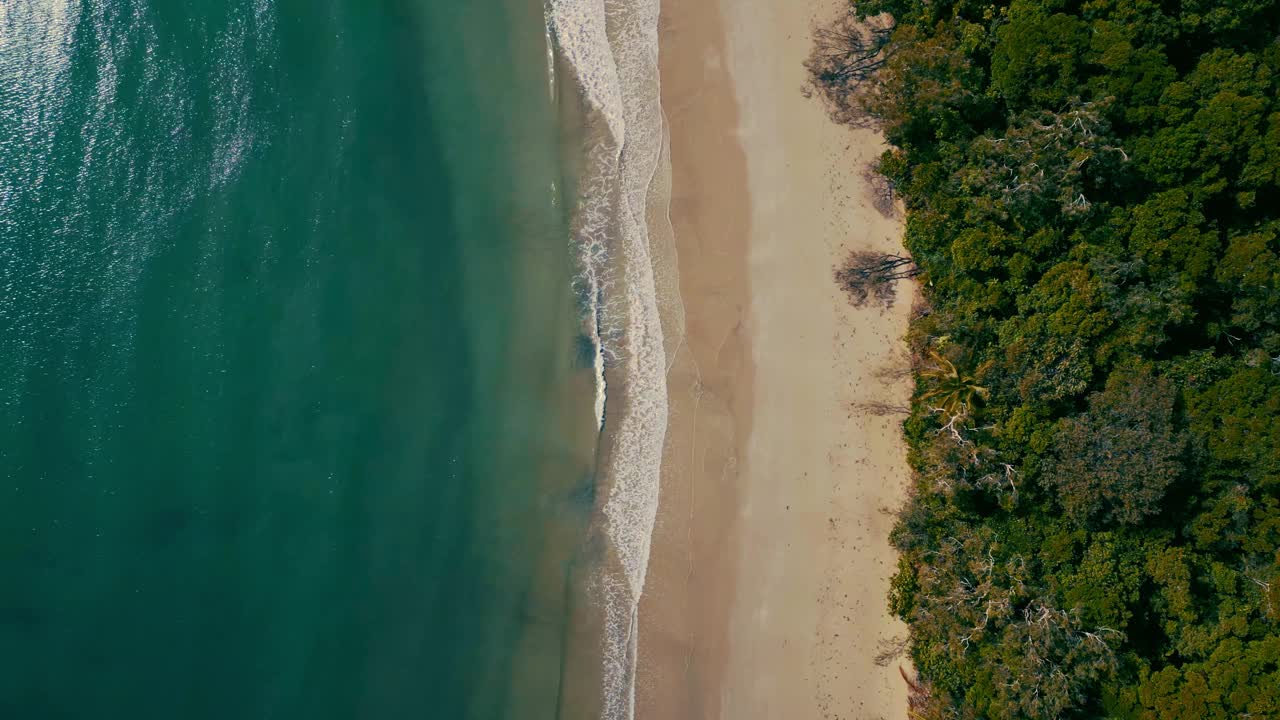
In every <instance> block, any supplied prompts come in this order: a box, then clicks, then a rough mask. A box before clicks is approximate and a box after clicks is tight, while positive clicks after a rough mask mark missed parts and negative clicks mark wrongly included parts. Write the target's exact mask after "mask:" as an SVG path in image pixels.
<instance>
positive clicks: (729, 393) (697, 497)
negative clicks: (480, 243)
mask: <svg viewBox="0 0 1280 720" xmlns="http://www.w3.org/2000/svg"><path fill="white" fill-rule="evenodd" d="M840 5H841V2H840V0H722V1H721V2H720V3H717V2H715V0H666V2H664V7H663V15H662V20H661V63H662V96H663V105H664V108H665V112H666V114H667V117H668V120H669V124H670V134H671V149H670V160H671V166H672V174H673V185H672V203H671V220H672V224H673V227H674V230H675V242H676V249H677V254H678V267H679V288H680V297H681V300H682V303H683V311H684V323H685V333H684V335H683V337H682V338H669V339H668V343H669V344H673V345H675V347H676V351H675V353H674V359H673V363H672V368H671V372H670V376H669V379H670V396H671V425H670V429H669V431H668V446H667V453H666V458H665V464H664V468H663V478H662V495H661V507H660V509H659V518H658V528H657V531H656V533H655V541H654V547H653V553H652V556H651V561H650V567H649V575H648V581H647V583H646V591H645V596H644V598H643V600H642V602H641V607H640V645H639V646H640V663H639V675H638V682H637V716H638V717H639V718H641V719H642V720H650V719H660V720H676V719H679V718H730V719H732V720H742V719H744V718H803V719H807V718H849V719H854V720H873V719H875V718H905V717H906V712H907V705H906V687H905V684H904V683H903V681H902V679H901V678H900V677H899V676H898V669H897V664H898V663H897V662H893V663H889V664H888V665H884V666H881V665H877V664H876V663H875V656H876V655H877V653H878V651H879V649H880V647H881V645H882V644H883V643H885V642H888V641H891V640H892V639H894V638H895V637H901V636H902V635H903V634H904V633H905V628H904V627H902V626H901V624H900V623H898V622H897V621H896V620H894V619H893V618H891V617H890V616H889V615H888V612H887V610H886V607H885V597H886V594H887V591H888V581H889V577H890V575H891V574H892V572H893V569H894V567H895V565H896V556H895V554H894V552H893V550H892V549H891V548H890V546H889V544H888V540H887V535H888V532H889V529H890V527H891V525H892V518H891V517H890V516H889V515H888V514H887V512H886V510H887V509H890V508H894V507H897V506H898V505H899V504H900V503H901V501H902V499H903V495H904V492H905V484H906V483H905V481H906V478H907V473H908V470H907V466H906V461H905V450H904V447H903V444H902V440H901V437H900V428H899V422H900V418H899V417H885V416H882V415H877V414H875V413H871V412H868V411H866V410H865V409H864V408H862V405H864V404H866V403H871V402H881V403H888V404H893V405H902V404H905V402H906V399H907V396H908V394H909V387H908V385H907V381H906V380H904V379H902V378H901V377H899V378H898V379H892V374H893V371H894V370H899V369H901V368H902V367H903V366H904V365H905V362H906V360H905V349H904V346H903V343H902V341H901V338H902V336H903V335H904V333H905V331H906V322H907V312H908V306H909V304H910V297H908V296H907V295H906V294H905V291H906V288H903V290H904V295H903V296H902V297H901V298H900V299H899V301H898V303H897V304H896V305H895V306H894V307H893V308H891V309H890V310H887V311H883V310H881V309H879V308H874V307H873V308H863V309H856V308H853V307H851V306H850V305H849V303H848V301H847V300H846V298H845V297H844V296H843V295H842V294H841V292H840V291H839V290H838V288H837V287H836V286H835V284H834V282H833V279H832V274H833V270H834V268H835V266H836V265H837V264H838V263H839V262H840V260H842V259H843V258H844V257H845V256H846V255H847V253H848V252H849V251H850V250H853V249H864V248H875V249H882V250H898V249H900V247H901V244H900V242H901V241H900V238H901V232H902V230H901V225H900V222H899V221H898V220H896V219H893V218H887V217H885V216H883V215H881V214H880V213H879V212H877V211H876V210H875V209H874V207H873V204H872V199H871V194H872V193H871V189H870V187H869V186H868V184H867V182H866V180H865V179H864V178H863V173H864V171H865V169H866V167H867V165H868V163H869V162H871V161H872V160H873V159H874V158H875V157H877V156H878V155H879V154H880V152H881V151H882V150H883V146H882V145H881V142H880V139H879V138H878V137H877V136H876V135H875V134H874V133H872V132H870V131H853V130H850V129H848V128H842V127H837V126H835V125H833V124H832V123H831V122H830V121H829V120H828V119H827V118H826V116H825V115H824V113H823V112H822V110H821V108H820V106H819V104H818V103H817V102H816V101H814V100H809V99H806V98H805V97H804V96H803V95H802V93H801V88H802V86H803V83H804V71H803V68H802V66H801V63H802V61H803V60H804V57H805V56H806V54H807V53H808V50H809V38H810V30H811V27H812V25H813V23H814V22H815V21H816V20H819V19H827V18H830V17H831V16H832V14H833V13H834V12H836V11H837V9H838V8H839V7H840ZM904 662H905V661H904Z"/></svg>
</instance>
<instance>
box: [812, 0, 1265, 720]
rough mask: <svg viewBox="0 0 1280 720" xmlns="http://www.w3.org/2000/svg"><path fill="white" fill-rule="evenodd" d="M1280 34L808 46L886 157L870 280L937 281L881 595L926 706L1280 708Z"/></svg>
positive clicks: (1220, 714) (1190, 32)
mask: <svg viewBox="0 0 1280 720" xmlns="http://www.w3.org/2000/svg"><path fill="white" fill-rule="evenodd" d="M1278 34H1280V5H1277V3H1276V2H1274V1H1273V0H1181V1H1178V0H1090V1H1089V2H1069V1H1054V0H1026V1H1022V0H1016V1H1015V2H1012V3H999V2H997V3H990V2H968V1H965V0H961V1H958V2H957V1H955V0H863V1H862V2H860V3H858V4H857V5H856V6H854V7H852V8H851V10H850V12H849V14H848V16H847V17H842V18H841V19H840V20H839V21H837V22H836V23H835V24H833V25H829V26H826V27H823V28H821V29H820V30H819V31H818V32H817V34H816V38H817V42H816V46H815V48H814V52H813V55H812V57H811V58H810V60H809V62H808V68H809V71H810V73H811V79H812V81H813V85H814V86H815V88H816V89H817V90H818V91H819V93H820V95H821V97H822V98H823V100H824V101H825V102H826V103H827V105H828V108H829V109H830V110H831V112H832V114H833V115H834V116H835V117H836V118H837V119H838V120H840V121H844V122H849V123H872V124H874V125H876V126H877V127H879V128H881V129H882V130H883V132H884V134H885V137H886V138H887V140H888V142H889V144H890V146H891V147H892V149H891V150H890V151H888V152H886V153H885V154H884V156H883V157H882V158H881V161H880V164H879V171H880V172H881V173H882V174H883V175H884V176H885V177H886V178H887V179H888V181H889V183H890V184H891V186H892V187H893V188H894V190H895V191H896V193H897V194H898V197H900V198H901V200H902V202H903V204H904V206H905V209H906V238H905V244H906V247H907V249H908V250H909V251H910V254H911V260H912V261H913V262H914V267H912V268H910V269H909V270H910V271H909V272H904V268H903V267H902V266H901V260H902V259H901V258H898V259H894V258H893V257H889V258H888V259H887V260H885V261H884V263H888V264H890V265H893V263H898V264H897V265H893V267H892V269H893V271H894V273H896V275H895V274H893V273H890V274H888V275H885V277H887V278H888V279H887V280H885V281H887V282H893V281H894V280H895V279H898V280H900V279H901V277H905V276H908V275H913V276H915V277H916V279H917V281H918V282H919V283H920V287H921V290H922V295H923V300H921V301H920V302H919V303H918V306H917V308H916V310H915V313H914V315H913V320H912V324H911V329H910V333H909V343H910V346H911V349H912V353H913V357H914V361H915V377H916V386H915V387H916V390H915V395H914V399H913V403H912V407H911V414H910V416H909V418H908V419H907V421H906V423H905V428H906V434H907V437H908V440H909V443H910V459H911V463H912V466H913V468H914V471H915V477H914V480H913V492H912V493H911V498H910V500H909V502H908V504H907V506H906V507H905V509H903V511H902V513H901V516H900V519H899V522H898V524H897V527H896V529H895V530H894V533H893V538H892V539H893V542H894V544H895V545H896V546H897V547H898V549H899V550H900V551H901V553H902V558H901V562H900V565H899V568H898V571H897V574H896V576H895V577H894V579H893V583H892V593H891V597H890V599H889V602H890V607H891V609H892V611H893V612H894V613H896V614H897V615H899V616H901V617H902V618H903V619H904V620H905V621H906V622H907V623H908V625H909V627H910V638H909V644H908V650H909V654H910V659H911V661H912V663H913V664H914V667H915V670H916V672H917V673H918V677H917V678H916V679H915V680H914V685H913V698H912V705H913V713H915V716H916V717H918V718H922V719H926V720H934V719H941V718H960V719H965V720H968V719H974V720H976V719H986V718H990V719H992V720H1021V719H1026V718H1032V719H1036V720H1052V719H1056V718H1117V719H1118V718H1132V719H1135V720H1139V719H1140V720H1157V719H1160V720H1164V719H1169V720H1174V719H1177V720H1218V719H1222V720H1226V719H1227V718H1231V719H1233V720H1235V719H1237V718H1255V719H1261V718H1280V239H1278V238H1280V42H1278V41H1277V38H1278ZM865 260H866V259H865V258H864V261H865ZM877 267H879V266H875V265H867V266H866V268H863V270H864V272H862V273H861V274H859V273H858V272H852V271H846V276H845V277H854V278H865V277H869V278H872V280H871V281H872V282H874V281H875V278H878V277H881V276H882V275H884V273H881V274H880V275H877V274H876V272H877V270H876V268H877ZM867 268H870V269H869V270H867ZM853 289H855V290H859V288H856V287H855V288H853ZM860 290H861V297H862V298H863V299H864V300H865V299H866V298H867V297H869V296H870V297H877V296H879V295H880V294H879V293H874V292H873V293H867V292H866V288H865V287H863V288H860ZM885 482H897V479H896V478H885Z"/></svg>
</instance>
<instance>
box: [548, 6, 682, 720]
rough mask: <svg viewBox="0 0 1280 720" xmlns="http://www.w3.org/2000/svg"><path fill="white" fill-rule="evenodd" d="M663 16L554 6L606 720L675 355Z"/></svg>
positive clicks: (654, 499)
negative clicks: (586, 345) (668, 285)
mask: <svg viewBox="0 0 1280 720" xmlns="http://www.w3.org/2000/svg"><path fill="white" fill-rule="evenodd" d="M658 11H659V3H658V0H548V5H547V24H548V30H549V32H550V33H551V36H552V38H553V39H554V42H555V46H556V49H557V50H558V52H559V54H560V57H561V59H562V60H563V61H564V63H565V65H566V66H567V67H568V68H569V69H570V72H571V73H572V74H573V76H574V77H573V79H574V81H575V82H576V84H577V86H578V90H579V92H580V94H581V96H582V99H583V102H584V104H585V106H586V108H585V111H586V114H587V120H588V131H587V133H586V146H585V148H584V150H585V166H584V168H583V170H582V176H581V181H580V183H579V188H578V189H579V192H578V197H579V199H578V203H579V204H578V207H577V211H576V215H575V218H574V230H573V232H574V247H575V248H576V250H577V252H578V254H579V275H578V278H577V284H578V288H577V289H578V292H579V295H580V297H581V298H582V301H583V302H582V311H583V316H584V318H583V324H584V330H585V334H586V335H587V336H588V337H590V338H591V341H592V348H593V350H594V368H595V374H596V386H597V395H596V408H595V409H596V420H597V423H598V425H599V427H600V428H601V430H602V435H601V437H602V442H603V447H602V454H601V457H602V458H603V460H602V467H601V468H600V472H599V474H598V490H599V495H598V497H600V498H601V499H600V501H599V505H598V523H599V525H600V527H599V530H600V533H601V535H602V536H603V539H604V541H605V545H606V546H607V550H608V553H607V559H606V562H604V563H602V566H601V567H600V568H599V571H598V573H597V574H596V575H595V576H594V577H593V578H592V583H591V584H592V590H593V592H594V594H595V595H596V600H597V601H598V602H600V603H601V606H602V607H601V611H602V613H603V622H604V647H603V654H604V668H603V683H604V687H603V688H602V689H601V690H602V693H603V704H604V706H603V717H604V718H607V719H608V720H621V719H624V718H631V717H632V715H633V712H634V704H635V663H636V655H637V627H638V625H637V615H638V606H639V602H640V595H641V593H642V591H643V588H644V581H645V571H646V568H647V566H648V562H649V545H650V542H651V538H652V534H653V527H654V521H655V518H656V515H657V509H658V482H659V473H660V469H661V462H662V448H663V441H664V436H665V434H666V427H667V387H666V355H665V351H664V347H663V333H662V323H661V318H660V315H659V301H658V287H657V282H656V281H655V268H654V259H655V258H654V253H653V250H652V248H651V243H650V233H649V228H648V226H647V222H646V217H647V215H648V211H649V209H650V208H651V207H654V206H657V205H662V206H665V204H666V203H667V202H668V198H667V197H666V188H665V184H664V183H661V182H657V183H655V175H656V174H657V172H658V169H659V163H660V160H661V157H662V152H663V143H664V139H663V119H662V110H661V106H660V104H659V82H658ZM664 214H665V213H664ZM606 405H607V409H608V413H607V416H606Z"/></svg>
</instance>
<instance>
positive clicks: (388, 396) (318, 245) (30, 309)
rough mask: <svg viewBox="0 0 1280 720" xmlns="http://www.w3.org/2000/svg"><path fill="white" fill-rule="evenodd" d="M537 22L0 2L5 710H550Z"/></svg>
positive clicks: (580, 410)
mask: <svg viewBox="0 0 1280 720" xmlns="http://www.w3.org/2000/svg"><path fill="white" fill-rule="evenodd" d="M544 29H545V23H544V18H543V6H542V3H541V2H540V1H537V0H465V2H463V1H459V0H202V1H198V2H171V1H168V0H164V1H162V0H0V717H3V718H15V719H18V718H23V719H26V718H41V719H43V718H54V719H56V718H103V719H107V720H114V719H117V718H118V719H122V720H123V719H125V718H127V719H129V720H148V719H151V718H155V719H157V720H159V719H161V718H163V719H165V720H172V719H176V718H183V719H184V720H199V719H203V718H208V719H210V720H213V719H217V720H229V719H232V718H235V719H237V720H241V719H250V718H307V719H308V720H326V719H330V718H334V719H337V718H367V719H372V720H378V719H381V718H395V719H399V718H550V717H555V716H556V713H557V706H558V704H559V703H561V702H562V698H560V696H559V695H560V687H561V684H560V683H561V678H560V668H561V667H562V665H563V663H564V654H565V647H564V638H565V622H566V605H567V604H568V603H570V602H571V597H570V596H571V595H572V592H571V590H569V584H568V583H567V582H566V578H567V577H568V574H569V572H570V569H571V567H572V565H573V562H574V557H575V553H576V552H578V548H579V547H580V545H581V541H582V537H583V536H584V534H585V532H586V527H587V524H588V522H589V516H590V510H591V507H592V502H593V499H592V496H591V483H590V472H591V467H592V463H591V459H592V457H593V452H594V448H593V443H594V441H595V417H594V410H593V403H594V398H593V392H594V390H593V378H592V373H591V370H590V369H589V368H584V367H583V362H582V358H581V357H580V355H581V354H582V353H581V350H580V347H579V346H580V344H581V343H580V342H579V341H578V340H577V338H576V335H577V332H578V330H579V327H580V323H579V308H578V307H577V305H576V301H575V298H574V296H573V292H572V289H571V288H572V284H573V283H572V277H573V274H574V268H575V265H574V259H573V257H572V252H571V249H570V243H569V242H568V238H569V224H570V217H569V216H570V210H567V209H566V207H567V206H570V205H571V204H572V199H571V198H570V195H571V193H570V187H569V186H570V182H569V180H568V178H566V177H565V176H566V171H565V169H564V167H565V164H566V163H565V162H564V158H565V157H567V156H570V155H572V152H566V148H567V147H569V146H571V145H572V144H573V141H572V139H568V138H567V137H566V135H565V132H564V131H563V130H562V129H561V124H560V123H559V122H558V121H559V110H558V109H557V105H556V103H554V102H553V100H552V95H553V94H554V93H553V92H550V91H549V86H548V74H547V45H546V40H545V37H544ZM570 164H571V163H570Z"/></svg>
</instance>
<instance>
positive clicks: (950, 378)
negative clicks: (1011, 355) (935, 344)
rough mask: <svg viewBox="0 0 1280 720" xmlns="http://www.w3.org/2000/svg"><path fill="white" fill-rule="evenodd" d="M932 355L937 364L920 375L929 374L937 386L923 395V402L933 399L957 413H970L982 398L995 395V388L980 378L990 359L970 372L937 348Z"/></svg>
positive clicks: (953, 413) (935, 405) (945, 410)
mask: <svg viewBox="0 0 1280 720" xmlns="http://www.w3.org/2000/svg"><path fill="white" fill-rule="evenodd" d="M929 358H930V359H931V360H933V363H934V365H933V366H932V367H929V368H926V369H924V370H922V371H920V375H921V376H922V377H924V378H927V379H928V380H929V381H930V382H931V384H932V385H933V387H932V388H930V389H929V391H928V392H926V393H925V394H923V395H921V396H920V400H921V401H922V402H929V403H930V404H931V405H933V406H934V407H938V408H941V409H942V410H943V411H944V412H946V413H947V414H949V415H951V416H953V417H954V416H957V415H967V414H969V412H970V411H971V410H972V409H973V407H974V406H975V405H976V404H977V403H978V401H980V400H986V399H987V398H988V397H990V396H991V391H990V390H989V389H987V388H985V387H983V386H982V385H979V384H978V382H979V380H980V379H981V378H982V376H983V375H985V374H986V372H987V370H990V369H991V365H992V361H990V360H988V361H987V362H985V363H983V364H981V365H979V366H978V367H977V368H976V369H975V370H974V371H973V372H971V373H970V372H966V371H963V370H961V369H960V368H958V367H956V364H955V363H953V362H951V361H950V360H948V359H947V358H945V357H943V356H942V355H941V354H939V353H938V351H936V350H930V351H929Z"/></svg>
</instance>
